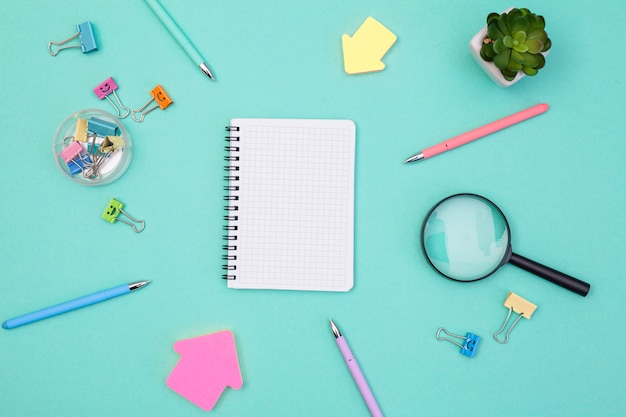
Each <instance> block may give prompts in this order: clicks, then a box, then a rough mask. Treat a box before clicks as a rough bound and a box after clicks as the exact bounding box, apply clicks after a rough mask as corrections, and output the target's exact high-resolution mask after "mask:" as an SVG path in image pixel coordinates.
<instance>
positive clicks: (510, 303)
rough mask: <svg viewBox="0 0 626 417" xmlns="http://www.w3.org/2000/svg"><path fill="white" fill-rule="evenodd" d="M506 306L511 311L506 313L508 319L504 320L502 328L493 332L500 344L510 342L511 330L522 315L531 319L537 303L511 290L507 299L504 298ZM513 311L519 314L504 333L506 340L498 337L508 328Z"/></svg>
mask: <svg viewBox="0 0 626 417" xmlns="http://www.w3.org/2000/svg"><path fill="white" fill-rule="evenodd" d="M504 306H505V307H506V308H508V309H509V313H508V314H507V315H506V319H505V320H504V323H503V324H502V327H500V330H498V331H497V332H495V333H494V334H493V338H494V339H495V340H496V342H498V343H500V344H505V343H508V342H509V334H510V333H511V331H512V330H513V328H514V327H515V325H516V324H517V322H518V321H519V320H520V319H521V318H522V317H524V318H525V319H527V320H530V317H531V316H532V315H533V313H534V312H535V310H536V309H537V306H536V305H535V304H533V303H531V302H530V301H528V300H526V299H525V298H523V297H520V296H519V295H517V294H515V293H514V292H512V291H509V293H508V294H507V296H506V299H505V300H504ZM513 312H515V313H516V314H517V315H518V316H517V318H516V319H515V321H514V322H513V324H511V327H510V328H509V330H508V331H507V332H506V334H505V335H504V340H501V339H499V338H498V335H499V334H500V333H502V332H503V331H504V329H505V328H506V325H507V323H508V322H509V319H510V318H511V314H513Z"/></svg>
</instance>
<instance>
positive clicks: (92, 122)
mask: <svg viewBox="0 0 626 417" xmlns="http://www.w3.org/2000/svg"><path fill="white" fill-rule="evenodd" d="M87 132H90V133H93V134H94V135H97V136H101V137H105V136H116V135H117V125H116V124H115V123H113V122H109V121H107V120H102V119H98V118H97V117H92V118H90V119H89V122H87Z"/></svg>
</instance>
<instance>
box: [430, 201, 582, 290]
mask: <svg viewBox="0 0 626 417" xmlns="http://www.w3.org/2000/svg"><path fill="white" fill-rule="evenodd" d="M422 247H423V248H424V254H425V255H426V259H428V262H430V264H431V265H432V266H433V268H435V270H437V272H439V273H440V274H441V275H443V276H445V277H446V278H450V279H453V280H455V281H462V282H470V281H478V280H480V279H483V278H487V277H488V276H490V275H491V274H493V273H494V272H495V271H497V270H498V268H500V267H501V266H502V265H504V264H506V263H508V262H510V263H511V264H513V265H515V266H518V267H520V268H522V269H525V270H526V271H528V272H532V273H533V274H535V275H538V276H540V277H541V278H544V279H547V280H548V281H550V282H553V283H554V284H557V285H560V286H561V287H563V288H566V289H568V290H570V291H573V292H575V293H576V294H579V295H582V296H583V297H584V296H586V295H587V293H588V292H589V288H590V287H591V286H590V285H589V284H588V283H586V282H584V281H581V280H579V279H576V278H574V277H571V276H569V275H566V274H564V273H562V272H559V271H556V270H554V269H552V268H549V267H547V266H545V265H541V264H539V263H537V262H535V261H532V260H530V259H527V258H524V257H523V256H520V255H518V254H516V253H513V250H512V248H511V232H510V230H509V223H508V222H507V221H506V217H504V214H503V213H502V211H501V210H500V209H499V208H498V206H496V205H495V204H494V203H493V202H491V201H489V200H488V199H486V198H485V197H481V196H479V195H476V194H456V195H452V196H450V197H447V198H445V199H443V200H441V201H440V202H439V203H437V204H436V205H435V206H434V207H433V208H432V209H431V210H430V212H429V213H428V215H427V216H426V220H424V225H423V226H422Z"/></svg>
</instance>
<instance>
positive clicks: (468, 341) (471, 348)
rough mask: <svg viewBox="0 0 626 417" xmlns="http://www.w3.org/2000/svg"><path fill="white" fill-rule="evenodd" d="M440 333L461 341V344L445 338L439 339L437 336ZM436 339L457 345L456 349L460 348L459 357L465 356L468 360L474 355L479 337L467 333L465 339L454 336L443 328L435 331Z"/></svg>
mask: <svg viewBox="0 0 626 417" xmlns="http://www.w3.org/2000/svg"><path fill="white" fill-rule="evenodd" d="M441 332H444V333H445V334H447V335H448V336H451V337H456V338H458V339H461V340H463V344H460V343H459V342H457V341H455V340H452V339H449V338H447V337H440V336H439V334H440V333H441ZM435 337H436V338H437V340H447V341H448V342H451V343H454V344H455V345H457V346H458V347H460V348H461V352H459V353H461V355H465V356H467V357H469V358H473V357H474V355H475V354H476V349H478V342H480V336H477V335H475V334H473V333H469V332H468V333H467V335H466V336H465V337H463V336H461V335H458V334H454V333H450V332H448V331H447V330H446V329H444V328H443V327H440V328H439V330H437V335H436V336H435Z"/></svg>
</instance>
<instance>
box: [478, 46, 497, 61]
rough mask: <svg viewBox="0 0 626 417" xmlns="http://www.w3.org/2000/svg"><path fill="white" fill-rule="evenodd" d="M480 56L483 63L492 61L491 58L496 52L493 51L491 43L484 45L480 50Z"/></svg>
mask: <svg viewBox="0 0 626 417" xmlns="http://www.w3.org/2000/svg"><path fill="white" fill-rule="evenodd" d="M480 56H481V58H482V59H484V60H485V61H488V62H491V61H493V57H494V56H496V52H495V51H494V50H493V44H491V43H488V44H484V45H483V46H482V47H481V48H480Z"/></svg>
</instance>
